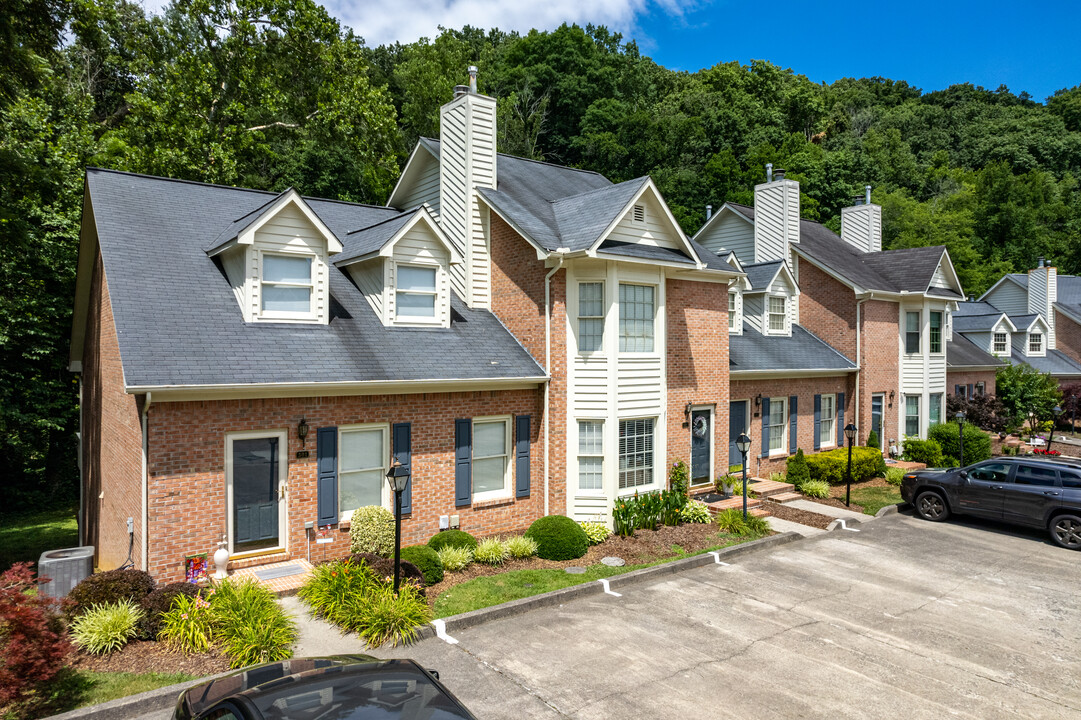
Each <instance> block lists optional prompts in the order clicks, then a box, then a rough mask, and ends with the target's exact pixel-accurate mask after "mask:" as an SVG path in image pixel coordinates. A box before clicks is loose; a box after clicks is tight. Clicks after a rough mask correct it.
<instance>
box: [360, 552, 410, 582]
mask: <svg viewBox="0 0 1081 720" xmlns="http://www.w3.org/2000/svg"><path fill="white" fill-rule="evenodd" d="M402 549H403V550H404V549H405V548H402ZM391 552H392V553H393V552H394V549H393V548H391ZM349 561H350V562H351V563H353V564H354V565H360V564H363V565H365V566H366V567H367V568H368V569H369V570H371V571H372V572H373V573H374V574H375V575H377V576H378V577H380V578H383V579H385V580H389V581H393V580H394V558H392V557H389V558H385V557H383V556H382V555H376V554H375V553H353V554H352V555H350V556H349ZM398 570H399V572H400V575H401V580H400V582H403V583H405V582H408V583H412V584H414V585H416V586H417V587H424V585H425V582H424V573H423V572H421V570H420V568H419V567H417V566H416V565H414V564H413V563H411V562H408V561H406V560H405V559H404V558H403V559H402V561H401V564H400V565H399V566H398Z"/></svg>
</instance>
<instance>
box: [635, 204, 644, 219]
mask: <svg viewBox="0 0 1081 720" xmlns="http://www.w3.org/2000/svg"><path fill="white" fill-rule="evenodd" d="M634 221H635V222H639V223H644V222H645V221H646V206H645V205H635V206H634Z"/></svg>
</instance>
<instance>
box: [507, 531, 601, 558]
mask: <svg viewBox="0 0 1081 720" xmlns="http://www.w3.org/2000/svg"><path fill="white" fill-rule="evenodd" d="M602 527H603V526H602ZM604 529H605V531H607V530H608V528H604ZM586 535H587V536H588V535H589V532H588V531H587V532H586ZM503 544H504V545H505V546H506V548H507V553H508V554H509V555H510V556H511V557H512V558H514V559H515V560H521V559H523V558H528V557H533V556H534V555H536V554H537V541H536V540H534V539H533V538H527V537H525V536H524V535H516V536H514V537H512V538H507V540H506V542H504V543H503Z"/></svg>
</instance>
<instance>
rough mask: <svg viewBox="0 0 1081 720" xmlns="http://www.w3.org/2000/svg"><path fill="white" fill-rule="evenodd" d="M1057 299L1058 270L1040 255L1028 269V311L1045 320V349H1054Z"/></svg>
mask: <svg viewBox="0 0 1081 720" xmlns="http://www.w3.org/2000/svg"><path fill="white" fill-rule="evenodd" d="M1057 301H1058V271H1057V270H1055V268H1053V267H1051V266H1050V265H1049V264H1047V262H1046V261H1045V260H1044V259H1043V258H1042V257H1041V258H1040V260H1039V262H1038V263H1037V266H1036V267H1035V268H1034V269H1032V270H1029V271H1028V311H1029V312H1030V313H1036V314H1038V315H1039V316H1040V317H1042V318H1043V319H1044V320H1045V321H1046V322H1047V349H1048V350H1054V349H1055V311H1054V309H1053V308H1052V307H1051V306H1052V305H1053V304H1054V303H1055V302H1057Z"/></svg>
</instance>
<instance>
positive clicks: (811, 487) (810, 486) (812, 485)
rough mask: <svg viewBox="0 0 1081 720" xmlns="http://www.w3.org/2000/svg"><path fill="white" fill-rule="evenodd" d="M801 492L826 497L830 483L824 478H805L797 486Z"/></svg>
mask: <svg viewBox="0 0 1081 720" xmlns="http://www.w3.org/2000/svg"><path fill="white" fill-rule="evenodd" d="M799 490H800V492H801V493H803V494H804V495H806V496H807V497H811V498H828V497H829V496H830V484H829V483H828V482H826V481H825V480H807V481H806V482H804V483H803V484H802V485H800V486H799Z"/></svg>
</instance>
